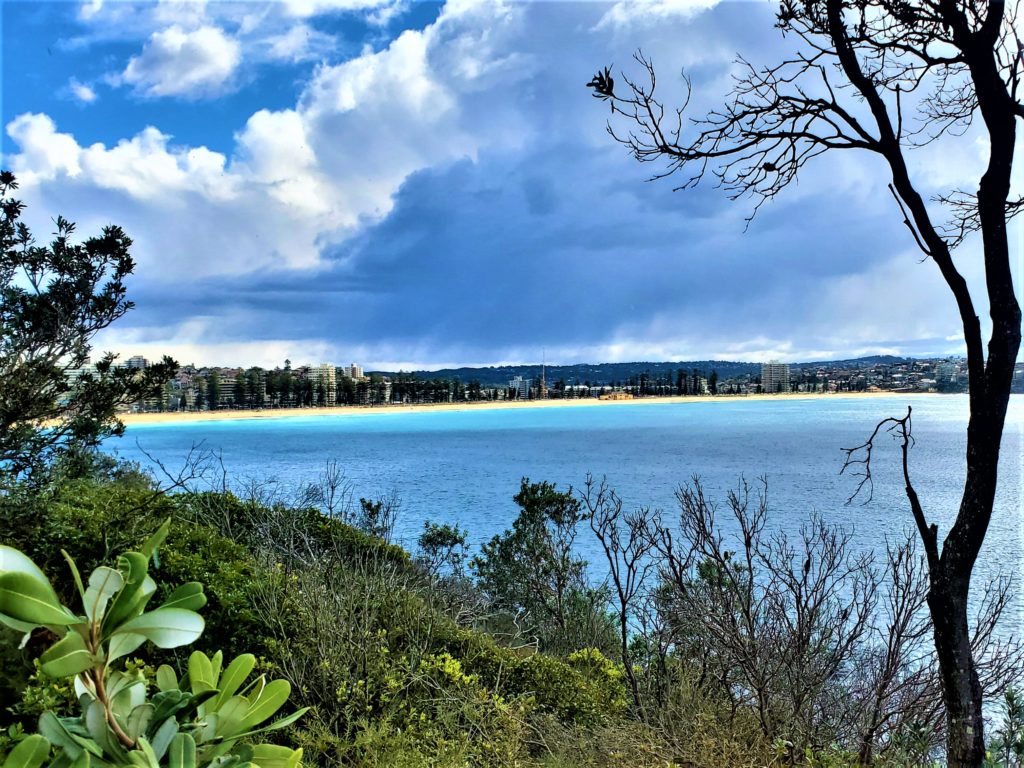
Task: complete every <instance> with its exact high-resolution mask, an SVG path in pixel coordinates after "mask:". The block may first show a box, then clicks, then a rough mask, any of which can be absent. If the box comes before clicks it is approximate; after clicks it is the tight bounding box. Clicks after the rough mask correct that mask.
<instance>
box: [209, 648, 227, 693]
mask: <svg viewBox="0 0 1024 768" xmlns="http://www.w3.org/2000/svg"><path fill="white" fill-rule="evenodd" d="M223 665H224V652H223V651H217V652H216V653H215V654H213V656H212V657H211V658H210V675H211V678H210V679H211V680H213V685H214V687H219V686H220V670H221V668H222V667H223Z"/></svg>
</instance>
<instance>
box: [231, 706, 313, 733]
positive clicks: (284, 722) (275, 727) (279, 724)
mask: <svg viewBox="0 0 1024 768" xmlns="http://www.w3.org/2000/svg"><path fill="white" fill-rule="evenodd" d="M309 709H310V708H309V707H303V708H302V709H300V710H298V711H297V712H292V713H291V714H290V715H288V716H287V717H282V718H281V719H280V720H275V721H274V722H272V723H270V724H269V725H265V726H263V727H262V728H259V729H257V730H255V731H250V732H249V733H246V734H243V735H245V736H251V735H252V734H254V733H270V731H279V730H281V729H282V728H287V727H288V726H289V725H291V724H292V723H294V722H296V721H297V720H298V719H299V718H300V717H302V716H303V715H304V714H306V713H307V712H309Z"/></svg>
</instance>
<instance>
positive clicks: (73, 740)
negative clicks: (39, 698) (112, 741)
mask: <svg viewBox="0 0 1024 768" xmlns="http://www.w3.org/2000/svg"><path fill="white" fill-rule="evenodd" d="M39 733H40V734H41V735H42V736H43V737H44V738H45V739H46V740H47V741H48V742H50V743H51V744H53V745H54V746H55V747H61V748H62V749H63V750H64V751H65V752H66V753H67V755H68V757H69V758H71V759H72V760H74V759H75V758H77V757H78V756H79V755H80V754H81V753H82V751H83V750H86V751H88V752H91V753H92V754H94V755H95V756H96V757H103V750H101V749H100V748H99V746H98V745H97V744H96V742H95V741H93V740H92V739H90V738H84V737H82V736H78V735H76V734H74V733H72V732H71V731H70V730H68V727H67V726H66V725H65V724H64V722H63V721H62V720H61V719H60V718H59V717H57V716H56V715H55V714H53V712H44V713H43V714H42V715H40V717H39Z"/></svg>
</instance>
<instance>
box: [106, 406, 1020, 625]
mask: <svg viewBox="0 0 1024 768" xmlns="http://www.w3.org/2000/svg"><path fill="white" fill-rule="evenodd" d="M908 405H911V406H913V434H914V438H915V444H914V447H913V448H912V450H911V454H910V466H911V472H912V478H913V482H914V484H915V487H916V488H917V491H918V493H919V495H920V497H921V500H922V503H923V505H924V509H925V511H926V513H927V514H928V516H929V519H930V520H931V521H933V522H935V523H937V524H938V525H939V528H940V539H941V537H942V536H943V535H944V533H945V531H946V530H948V524H949V523H950V521H951V520H952V519H953V517H954V516H955V513H956V509H957V504H958V503H959V497H960V492H961V489H962V482H963V473H964V467H965V457H964V454H965V443H966V437H965V427H966V423H967V413H968V411H967V398H966V396H957V395H910V396H907V395H886V396H875V397H858V396H827V397H817V398H807V399H797V398H778V399H766V400H753V399H751V400H746V399H740V398H737V399H725V398H718V399H715V400H710V399H709V400H706V401H693V402H685V403H637V404H634V403H625V404H620V403H616V404H613V405H595V406H593V407H570V406H566V407H545V408H506V409H472V408H470V409H467V410H463V411H431V410H429V409H425V410H423V411H415V412H409V411H395V412H385V413H373V414H370V413H367V414H362V413H346V414H341V415H327V414H325V415H317V416H301V417H284V418H275V419H252V420H210V421H181V422H175V421H173V420H169V421H167V422H162V423H156V424H133V425H130V426H129V428H128V430H127V433H126V435H125V437H124V438H120V439H116V440H111V441H109V442H108V443H107V448H108V449H109V450H112V451H114V452H116V453H117V454H118V455H119V456H120V457H121V458H124V459H128V460H136V461H139V462H140V463H142V464H143V465H148V464H149V463H150V459H149V458H148V457H147V456H146V454H147V453H148V454H149V456H151V457H153V458H154V459H158V460H160V461H162V462H164V463H165V464H166V465H167V466H168V467H175V466H177V465H180V464H181V462H182V461H183V459H184V457H185V456H186V454H187V453H188V451H189V449H190V447H191V446H193V445H200V444H201V445H202V446H203V447H205V448H208V449H212V450H215V451H217V452H219V453H220V454H221V455H222V457H223V463H224V467H225V469H226V470H227V476H228V479H229V482H230V483H231V484H232V486H233V487H235V488H238V489H241V488H244V487H246V486H247V485H248V484H250V483H256V484H258V485H261V486H263V487H264V488H268V489H271V490H273V491H274V492H276V493H278V494H279V495H281V496H282V497H284V498H294V497H295V496H296V494H297V492H298V490H299V489H301V488H302V487H303V486H304V485H306V484H308V483H311V482H315V481H316V479H317V476H318V474H319V473H320V472H321V471H322V470H323V468H324V466H325V463H326V462H327V461H328V460H331V459H334V460H336V461H337V462H338V464H339V465H340V466H341V467H342V468H343V469H344V472H345V476H346V478H347V480H348V482H349V483H350V485H351V489H352V492H353V495H354V498H355V499H358V498H359V497H360V496H365V497H369V498H372V497H375V496H377V495H380V494H384V493H388V492H390V491H392V490H393V491H395V492H396V493H397V495H398V497H399V498H400V499H401V511H400V518H399V521H398V525H397V530H396V535H397V538H398V540H399V542H400V543H402V544H404V545H406V546H407V547H411V546H413V545H414V542H415V538H416V536H417V535H418V533H419V531H420V530H422V527H423V522H424V521H425V520H433V521H437V522H449V523H458V524H459V525H460V526H462V527H463V528H465V529H467V530H468V531H469V534H470V540H471V541H472V542H473V543H474V544H479V543H480V542H482V541H485V540H487V539H488V538H490V537H491V536H493V535H494V534H496V533H499V532H500V531H502V530H504V529H505V528H507V527H508V526H509V525H510V524H511V522H512V520H513V519H514V518H515V516H516V513H517V507H516V506H515V504H514V503H513V502H512V497H513V496H514V495H515V493H516V492H517V491H518V488H519V483H520V478H523V477H529V478H530V479H531V480H533V481H539V480H548V481H551V482H555V483H557V484H558V485H559V486H560V487H563V488H564V487H569V486H573V487H576V488H579V487H580V486H581V485H582V484H583V483H584V481H585V479H586V477H587V475H588V473H590V474H592V475H594V476H595V477H596V478H597V479H600V478H602V477H604V478H606V479H607V481H608V483H609V484H610V485H611V486H613V487H614V488H615V489H616V490H617V491H618V493H619V494H620V496H621V497H622V498H623V499H624V500H625V503H626V505H627V506H628V507H636V506H650V507H656V508H661V509H663V510H665V511H666V513H667V514H669V515H671V514H672V510H673V509H674V508H675V506H676V502H675V498H674V493H675V491H676V489H677V488H678V487H679V486H680V485H682V484H685V483H687V482H690V481H691V479H692V478H693V477H694V476H700V478H701V480H702V482H703V484H704V486H705V490H706V492H707V495H708V496H710V497H711V498H715V499H719V500H720V501H721V502H722V503H723V504H724V501H725V494H726V492H727V491H728V490H729V489H731V488H736V487H737V484H738V482H740V479H741V478H746V480H747V481H748V482H756V481H757V480H758V478H760V477H764V478H766V479H767V483H768V499H769V517H768V520H769V526H771V527H772V528H774V529H777V530H782V531H787V532H794V531H796V530H798V529H799V526H800V525H801V524H802V523H803V522H805V521H806V520H807V518H808V516H809V515H810V514H812V513H820V514H821V515H822V516H824V517H825V519H826V520H828V521H829V522H832V523H837V524H841V525H843V526H845V527H846V528H847V529H849V530H851V531H852V532H853V534H854V536H855V540H856V542H857V545H858V546H861V547H864V548H867V549H874V550H879V549H880V548H883V547H884V546H885V541H886V539H887V537H889V538H892V537H895V536H899V535H901V533H902V532H903V531H905V530H909V529H910V526H911V525H912V520H911V517H910V511H909V507H908V504H907V501H906V497H905V496H904V492H903V482H902V476H901V473H900V468H899V446H898V443H897V442H896V441H895V440H893V439H892V438H890V437H888V436H884V437H883V438H882V439H881V440H880V441H879V443H878V449H877V450H876V451H875V455H874V467H873V474H874V493H873V497H872V498H870V499H868V498H867V496H866V495H863V494H862V496H861V497H859V498H858V499H856V500H854V502H853V503H847V500H848V498H849V496H850V495H851V494H852V493H853V492H854V490H855V488H856V484H857V483H856V478H853V477H850V476H849V475H848V474H846V475H841V474H840V469H841V468H842V465H843V456H844V454H843V451H842V448H846V447H850V446H854V445H858V444H860V443H862V442H863V441H864V440H865V438H866V437H867V436H868V435H869V434H870V433H871V430H872V429H873V428H874V425H875V424H876V423H877V422H878V421H879V420H880V419H882V418H884V417H886V416H902V415H904V414H905V413H906V408H907V406H908ZM1022 470H1024V397H1020V396H1014V397H1013V398H1011V405H1010V411H1009V415H1008V418H1007V428H1006V432H1005V435H1004V438H1003V445H1002V459H1001V464H1000V486H999V492H998V497H997V500H996V509H995V514H994V516H993V520H992V524H991V528H990V530H989V534H988V538H987V540H986V544H985V548H984V550H983V552H982V556H981V560H980V562H979V567H978V571H977V576H978V578H976V579H975V584H976V585H977V584H979V583H981V582H982V581H983V580H984V579H985V578H987V577H989V576H991V575H993V574H995V573H997V572H998V573H1005V574H1011V575H1013V576H1015V577H1016V578H1017V579H1020V578H1021V577H1024V515H1022V506H1024V505H1022V498H1024V497H1022V477H1024V471H1022ZM581 549H582V551H583V553H584V555H585V556H587V557H588V558H589V559H590V560H591V561H592V562H594V564H595V567H599V566H600V555H599V554H598V551H597V549H596V547H595V546H594V545H593V544H592V543H591V542H589V540H588V539H587V538H586V537H581ZM1017 592H1018V596H1017V598H1016V599H1015V605H1014V613H1016V614H1017V619H1018V620H1019V618H1020V616H1021V615H1022V614H1021V605H1022V603H1024V601H1022V600H1021V598H1020V594H1019V593H1020V590H1019V589H1018V590H1017Z"/></svg>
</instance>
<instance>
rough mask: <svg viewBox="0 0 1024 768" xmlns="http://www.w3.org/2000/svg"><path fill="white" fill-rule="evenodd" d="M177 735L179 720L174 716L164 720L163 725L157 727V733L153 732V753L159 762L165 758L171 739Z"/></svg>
mask: <svg viewBox="0 0 1024 768" xmlns="http://www.w3.org/2000/svg"><path fill="white" fill-rule="evenodd" d="M177 735H178V721H177V720H175V719H174V718H173V717H169V718H167V719H166V720H164V722H163V725H161V726H160V727H159V728H157V729H156V733H155V734H153V754H155V755H156V759H157V762H159V761H161V760H163V759H164V755H165V754H167V748H168V747H170V746H171V741H173V739H174V737H175V736H177Z"/></svg>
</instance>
